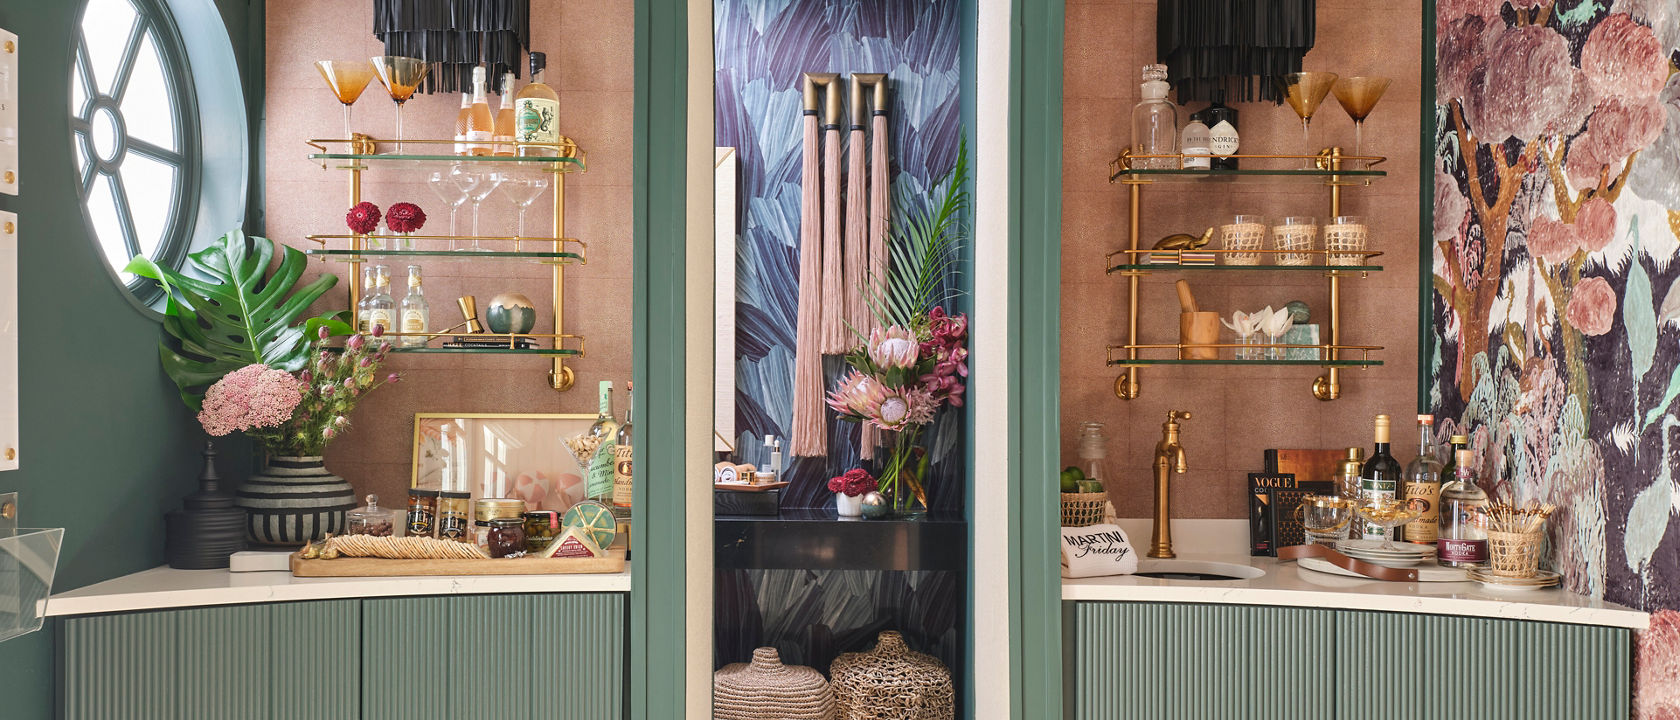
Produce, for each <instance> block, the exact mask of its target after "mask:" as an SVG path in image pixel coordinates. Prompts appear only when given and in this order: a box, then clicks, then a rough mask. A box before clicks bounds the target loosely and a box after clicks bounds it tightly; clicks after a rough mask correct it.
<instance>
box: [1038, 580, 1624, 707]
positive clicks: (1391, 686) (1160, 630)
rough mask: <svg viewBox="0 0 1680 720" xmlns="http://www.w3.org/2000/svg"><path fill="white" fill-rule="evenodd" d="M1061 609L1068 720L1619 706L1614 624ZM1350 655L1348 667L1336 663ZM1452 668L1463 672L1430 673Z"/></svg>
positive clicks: (1167, 607) (1293, 611)
mask: <svg viewBox="0 0 1680 720" xmlns="http://www.w3.org/2000/svg"><path fill="white" fill-rule="evenodd" d="M1063 613H1064V624H1063V627H1064V633H1065V635H1064V638H1063V652H1064V663H1063V678H1064V691H1065V693H1066V694H1065V702H1064V703H1063V708H1064V711H1065V714H1066V716H1067V717H1068V718H1071V719H1073V720H1122V719H1125V718H1140V719H1141V718H1147V719H1149V720H1178V719H1182V720H1200V719H1203V718H1253V719H1260V718H1280V719H1281V718H1340V719H1345V720H1388V719H1394V720H1412V719H1414V718H1415V719H1417V720H1424V719H1427V718H1447V717H1450V718H1455V719H1459V720H1496V719H1497V720H1505V719H1510V720H1551V719H1553V718H1555V719H1557V720H1578V719H1581V718H1626V717H1628V712H1629V703H1630V697H1631V686H1630V676H1629V672H1630V669H1631V663H1632V656H1631V652H1632V650H1631V645H1630V643H1631V639H1632V637H1631V636H1632V631H1630V630H1627V629H1625V628H1613V627H1600V626H1596V625H1569V624H1561V623H1547V622H1531V621H1520V620H1493V619H1487V618H1468V617H1454V616H1442V615H1422V614H1408V613H1385V612H1362V611H1353V610H1316V609H1308V608H1284V607H1268V606H1253V605H1193V604H1174V603H1146V602H1066V603H1063ZM1355 656H1357V657H1358V658H1359V663H1360V665H1361V666H1360V668H1359V669H1358V670H1357V671H1354V670H1351V669H1350V667H1351V666H1350V665H1348V664H1347V663H1349V662H1352V661H1351V660H1350V659H1349V658H1352V657H1355ZM1335 658H1342V659H1343V661H1342V662H1340V663H1337V662H1332V661H1333V660H1334V659H1335ZM1454 672H1460V673H1463V674H1466V676H1467V677H1474V678H1476V680H1474V681H1470V682H1467V683H1466V684H1464V685H1454V684H1450V683H1446V684H1443V683H1441V682H1440V678H1442V677H1443V676H1444V675H1448V674H1452V673H1454ZM1374 678H1381V679H1382V680H1381V682H1380V683H1375V684H1373V683H1372V682H1371V681H1372V679H1374ZM1332 683H1333V684H1332ZM1330 687H1335V688H1337V689H1338V691H1337V692H1330V691H1329V688H1330Z"/></svg>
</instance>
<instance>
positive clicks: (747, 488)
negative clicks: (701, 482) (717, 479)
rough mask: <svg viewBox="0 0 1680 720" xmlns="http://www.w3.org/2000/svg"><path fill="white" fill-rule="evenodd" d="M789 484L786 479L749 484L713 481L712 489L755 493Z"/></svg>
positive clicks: (777, 488)
mask: <svg viewBox="0 0 1680 720" xmlns="http://www.w3.org/2000/svg"><path fill="white" fill-rule="evenodd" d="M787 486H788V483H787V481H785V480H783V481H777V482H773V483H759V484H757V485H748V484H746V483H712V489H713V490H727V491H729V492H753V493H760V492H768V491H770V490H779V489H781V488H785V487H787Z"/></svg>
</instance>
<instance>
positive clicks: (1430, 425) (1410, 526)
mask: <svg viewBox="0 0 1680 720" xmlns="http://www.w3.org/2000/svg"><path fill="white" fill-rule="evenodd" d="M1417 417H1418V454H1417V457H1415V458H1412V461H1411V463H1409V464H1407V465H1406V486H1405V487H1404V488H1403V489H1402V491H1401V497H1402V499H1404V500H1406V501H1407V502H1410V501H1412V500H1414V499H1415V500H1421V501H1423V514H1422V515H1419V516H1418V519H1416V520H1413V521H1411V522H1409V523H1406V527H1405V538H1406V542H1414V543H1420V544H1423V545H1434V544H1435V536H1436V526H1437V523H1438V521H1439V520H1440V516H1441V507H1440V504H1441V461H1440V460H1437V459H1435V432H1434V431H1435V416H1433V415H1419V416H1417Z"/></svg>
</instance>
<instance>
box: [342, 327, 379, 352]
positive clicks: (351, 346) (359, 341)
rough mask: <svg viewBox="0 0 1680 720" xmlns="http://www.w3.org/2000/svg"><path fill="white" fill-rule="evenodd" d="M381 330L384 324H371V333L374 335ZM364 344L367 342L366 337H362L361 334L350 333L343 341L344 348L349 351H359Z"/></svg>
mask: <svg viewBox="0 0 1680 720" xmlns="http://www.w3.org/2000/svg"><path fill="white" fill-rule="evenodd" d="M382 330H384V326H381V325H375V326H373V333H374V334H375V335H378V334H379V333H380V332H381V331H382ZM366 344H367V339H366V338H364V337H363V336H361V335H351V336H350V339H349V340H346V341H344V349H346V350H349V351H350V352H361V350H362V346H364V345H366Z"/></svg>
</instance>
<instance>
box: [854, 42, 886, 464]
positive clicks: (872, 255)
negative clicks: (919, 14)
mask: <svg viewBox="0 0 1680 720" xmlns="http://www.w3.org/2000/svg"><path fill="white" fill-rule="evenodd" d="M854 77H855V76H854ZM874 77H875V82H874V86H875V87H874V91H875V92H874V93H873V97H872V100H873V102H872V107H873V110H874V112H873V113H871V114H872V115H873V116H874V118H873V121H874V122H873V125H874V127H873V128H872V131H871V133H870V135H871V137H870V141H869V151H870V152H869V161H870V162H869V164H870V166H871V167H870V173H869V253H868V256H869V287H868V288H867V289H866V290H865V292H868V293H869V297H870V298H872V301H873V302H874V303H875V304H876V305H877V306H878V307H881V308H883V310H884V308H885V305H886V287H887V270H888V268H889V267H890V264H889V262H888V261H889V258H888V256H887V231H888V226H887V223H888V218H889V217H891V210H892V205H891V197H892V170H891V168H890V167H889V166H888V163H887V149H888V144H887V76H886V75H875V76H874ZM869 327H870V328H871V329H874V328H879V327H881V322H880V320H879V319H877V318H875V317H873V316H871V317H870V318H869ZM861 443H862V446H863V447H862V448H861V450H860V455H861V456H862V457H863V459H865V460H871V459H874V457H875V448H876V447H879V446H880V444H881V431H880V430H879V429H877V428H876V427H875V426H873V425H870V424H868V423H865V424H864V426H863V433H862V438H861Z"/></svg>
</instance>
